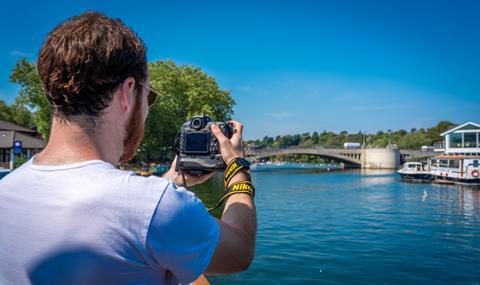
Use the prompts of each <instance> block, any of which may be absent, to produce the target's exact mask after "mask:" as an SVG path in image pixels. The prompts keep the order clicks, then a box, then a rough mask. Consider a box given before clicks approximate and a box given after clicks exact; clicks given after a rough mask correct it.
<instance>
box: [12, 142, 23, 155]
mask: <svg viewBox="0 0 480 285" xmlns="http://www.w3.org/2000/svg"><path fill="white" fill-rule="evenodd" d="M13 153H15V154H20V153H22V141H14V142H13Z"/></svg>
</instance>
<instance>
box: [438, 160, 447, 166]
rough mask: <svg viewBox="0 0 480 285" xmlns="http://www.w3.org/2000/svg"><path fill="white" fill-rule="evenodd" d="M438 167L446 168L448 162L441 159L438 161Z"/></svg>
mask: <svg viewBox="0 0 480 285" xmlns="http://www.w3.org/2000/svg"><path fill="white" fill-rule="evenodd" d="M440 167H448V160H446V159H441V160H440Z"/></svg>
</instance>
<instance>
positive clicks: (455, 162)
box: [448, 159, 460, 168]
mask: <svg viewBox="0 0 480 285" xmlns="http://www.w3.org/2000/svg"><path fill="white" fill-rule="evenodd" d="M448 167H450V168H459V167H460V161H459V160H456V159H455V160H450V161H449V163H448Z"/></svg>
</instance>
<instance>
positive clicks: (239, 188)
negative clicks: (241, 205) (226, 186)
mask: <svg viewBox="0 0 480 285" xmlns="http://www.w3.org/2000/svg"><path fill="white" fill-rule="evenodd" d="M242 190H248V191H251V188H250V185H248V184H246V183H241V184H235V185H233V186H232V191H242Z"/></svg>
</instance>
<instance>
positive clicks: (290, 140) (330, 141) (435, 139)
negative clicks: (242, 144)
mask: <svg viewBox="0 0 480 285" xmlns="http://www.w3.org/2000/svg"><path fill="white" fill-rule="evenodd" d="M455 126H456V125H455V124H453V123H451V122H448V121H441V122H439V123H438V124H437V125H436V126H434V127H431V128H427V129H424V128H421V129H415V128H413V129H411V130H410V131H406V130H397V131H392V130H387V131H378V132H376V133H374V134H371V133H363V132H358V133H349V132H347V131H341V132H339V133H335V132H331V131H326V130H324V131H322V132H317V131H314V132H313V133H310V132H306V133H301V134H295V135H283V136H280V135H279V136H276V137H271V136H265V137H264V138H263V139H255V140H248V141H247V142H246V144H247V145H249V146H251V147H272V148H277V147H293V146H322V147H336V148H338V147H343V144H344V143H345V142H355V143H360V144H361V145H365V146H366V147H387V146H388V145H389V144H390V145H393V144H395V145H397V146H398V147H400V148H420V147H422V146H424V145H426V146H433V145H435V144H437V143H441V142H442V141H443V139H442V138H441V137H440V134H441V133H443V132H445V131H447V130H449V129H451V128H452V127H455Z"/></svg>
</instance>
